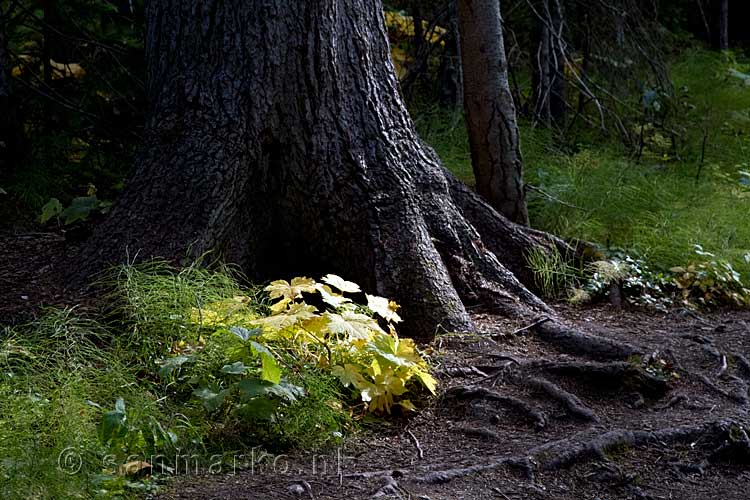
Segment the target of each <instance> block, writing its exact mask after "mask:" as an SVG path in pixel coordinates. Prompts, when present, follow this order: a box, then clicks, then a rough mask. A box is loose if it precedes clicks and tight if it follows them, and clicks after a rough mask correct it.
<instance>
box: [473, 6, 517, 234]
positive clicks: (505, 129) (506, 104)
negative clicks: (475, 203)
mask: <svg viewBox="0 0 750 500" xmlns="http://www.w3.org/2000/svg"><path fill="white" fill-rule="evenodd" d="M458 19H459V24H460V32H461V61H462V67H463V75H464V109H465V113H466V127H467V129H468V133H469V145H470V146H471V163H472V166H473V168H474V177H475V178H476V186H477V192H478V193H479V194H481V195H482V196H483V197H484V198H485V199H486V200H488V201H489V202H490V204H491V205H492V206H493V207H495V209H496V210H498V211H499V212H500V213H501V214H503V215H505V216H506V217H507V218H509V219H511V220H512V221H514V222H517V223H519V224H528V220H529V217H528V214H527V212H526V201H525V197H524V186H523V173H522V163H521V150H520V147H519V140H518V127H517V126H516V110H515V105H514V104H513V94H512V93H511V91H510V85H509V84H508V63H507V61H506V57H505V45H504V43H503V28H502V19H501V17H500V2H499V1H498V0H459V1H458Z"/></svg>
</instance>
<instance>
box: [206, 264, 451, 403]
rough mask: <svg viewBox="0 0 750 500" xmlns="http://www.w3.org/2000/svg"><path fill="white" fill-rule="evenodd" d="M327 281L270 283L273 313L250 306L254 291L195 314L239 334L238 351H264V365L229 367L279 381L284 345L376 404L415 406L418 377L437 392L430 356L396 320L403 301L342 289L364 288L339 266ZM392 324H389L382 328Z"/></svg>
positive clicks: (231, 370)
mask: <svg viewBox="0 0 750 500" xmlns="http://www.w3.org/2000/svg"><path fill="white" fill-rule="evenodd" d="M321 281H322V283H318V282H316V281H315V280H312V279H310V278H294V279H292V280H291V282H287V281H284V280H279V281H274V282H272V283H271V284H270V285H269V286H267V287H266V289H265V290H266V291H267V292H268V294H269V296H270V297H271V298H272V299H274V300H275V303H274V304H273V306H272V307H271V313H272V314H271V315H270V316H266V317H256V316H255V315H252V314H250V312H249V308H248V307H247V300H248V299H247V298H246V297H234V298H231V299H225V300H222V301H217V302H212V303H210V304H207V305H205V306H204V307H202V308H200V309H198V308H195V309H194V310H193V314H192V317H191V319H192V321H193V322H195V323H198V322H200V323H201V324H202V325H203V326H204V327H215V328H217V330H220V329H224V331H226V329H228V330H229V331H230V332H232V333H234V334H235V336H237V337H239V338H240V339H241V340H242V342H241V343H240V344H239V345H238V346H236V349H239V351H237V352H235V353H234V355H237V356H240V355H241V352H240V351H241V350H242V349H247V347H246V346H250V348H251V349H252V352H253V357H254V358H255V359H256V360H257V359H258V358H259V361H260V363H259V364H260V366H259V367H258V363H257V362H256V364H255V365H254V366H255V368H249V367H245V366H244V365H242V367H240V366H239V365H237V364H236V363H235V364H229V363H228V364H227V366H226V367H225V368H226V369H227V370H228V371H227V372H226V373H230V374H231V373H235V372H237V375H238V376H243V377H244V376H254V377H256V378H257V377H258V376H259V377H260V378H259V380H263V381H265V382H266V383H270V384H279V383H280V381H281V380H282V378H283V374H284V367H283V366H281V365H279V363H278V361H277V359H280V358H279V353H282V352H290V353H292V355H293V356H295V357H296V358H298V359H304V360H306V361H309V362H310V363H313V364H315V365H316V366H318V367H319V368H321V369H326V370H330V371H331V374H332V375H334V376H335V377H336V378H338V380H339V381H340V382H341V384H342V385H343V386H344V387H350V388H352V389H353V391H354V395H355V396H357V397H358V399H360V400H361V401H362V402H363V403H365V404H366V405H367V407H368V409H369V411H371V412H376V413H388V412H390V411H391V408H392V407H393V405H395V404H400V405H401V406H402V407H403V408H404V409H405V410H413V409H414V405H413V404H412V403H411V401H408V400H401V398H400V396H402V395H403V394H405V393H407V391H408V390H409V388H410V387H412V385H411V384H413V383H418V384H420V385H422V386H424V387H425V388H426V389H427V390H429V391H430V392H432V393H433V394H434V392H435V390H436V385H437V383H436V381H435V379H434V378H433V377H432V376H431V375H430V374H429V367H428V366H427V362H426V361H425V360H424V359H423V358H422V356H421V355H420V353H419V351H417V348H416V345H415V344H414V342H413V341H412V340H410V339H400V338H399V337H398V335H397V334H396V331H395V329H394V327H393V324H394V323H398V322H400V321H401V318H400V317H399V315H398V312H397V311H398V309H399V306H398V304H396V303H395V302H393V301H390V300H388V299H386V298H383V297H377V296H374V295H366V298H367V305H366V307H365V306H364V305H362V304H356V303H354V302H353V301H352V298H350V297H347V296H345V295H344V294H359V293H361V292H362V291H361V289H360V287H359V286H358V285H357V284H356V283H353V282H351V281H346V280H345V279H343V278H341V277H339V276H336V275H333V274H329V275H327V276H325V277H324V278H323V279H322V280H321ZM305 294H310V295H314V294H317V295H318V296H319V297H320V299H321V300H322V302H323V304H324V305H323V306H321V307H322V308H323V310H322V311H319V310H318V309H317V308H316V307H315V306H312V305H309V304H307V303H305V297H306V295H305ZM316 304H318V305H320V302H316ZM373 315H377V317H374V316H373ZM378 317H379V318H381V320H379V319H378ZM383 320H384V321H385V323H384V322H383ZM386 324H387V330H388V331H385V330H384V329H383V326H385V325H386ZM381 325H383V326H381ZM261 332H262V333H261ZM240 334H242V335H240ZM235 359H236V358H235ZM253 370H255V372H254V374H253ZM243 380H244V379H243Z"/></svg>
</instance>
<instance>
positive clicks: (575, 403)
mask: <svg viewBox="0 0 750 500" xmlns="http://www.w3.org/2000/svg"><path fill="white" fill-rule="evenodd" d="M515 382H516V383H518V384H520V385H525V386H526V387H530V388H532V389H536V390H538V391H542V392H545V393H546V394H547V395H549V396H550V397H551V398H552V399H554V400H555V401H557V402H559V403H560V404H562V405H563V406H564V407H565V409H566V410H567V411H568V413H570V414H571V415H573V416H575V417H578V418H580V419H582V420H587V421H596V420H597V417H596V414H595V413H594V411H593V410H592V409H591V408H589V407H588V406H586V405H585V404H583V403H582V402H581V400H580V399H578V397H577V396H575V395H574V394H571V393H569V392H567V391H566V390H564V389H562V388H561V387H560V386H558V385H556V384H553V383H552V382H550V381H549V380H547V379H544V378H537V377H529V378H525V377H523V378H520V377H519V378H517V379H516V380H515Z"/></svg>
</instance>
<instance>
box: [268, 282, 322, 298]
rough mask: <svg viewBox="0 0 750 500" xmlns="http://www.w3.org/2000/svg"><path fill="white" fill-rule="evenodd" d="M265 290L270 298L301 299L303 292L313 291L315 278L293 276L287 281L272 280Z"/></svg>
mask: <svg viewBox="0 0 750 500" xmlns="http://www.w3.org/2000/svg"><path fill="white" fill-rule="evenodd" d="M265 290H266V291H267V292H268V295H269V296H270V297H271V298H272V299H279V298H281V299H289V300H290V301H292V300H294V299H301V298H302V294H303V293H314V292H315V280H313V279H310V278H304V277H303V278H294V279H292V282H291V283H289V282H288V281H286V280H278V281H272V282H271V284H270V285H268V286H267V287H266V288H265Z"/></svg>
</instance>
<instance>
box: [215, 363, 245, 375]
mask: <svg viewBox="0 0 750 500" xmlns="http://www.w3.org/2000/svg"><path fill="white" fill-rule="evenodd" d="M221 371H222V373H228V374H230V375H244V374H245V372H246V371H247V366H245V363H243V362H242V361H237V362H235V363H232V364H231V365H224V366H223V367H222V368H221Z"/></svg>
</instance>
